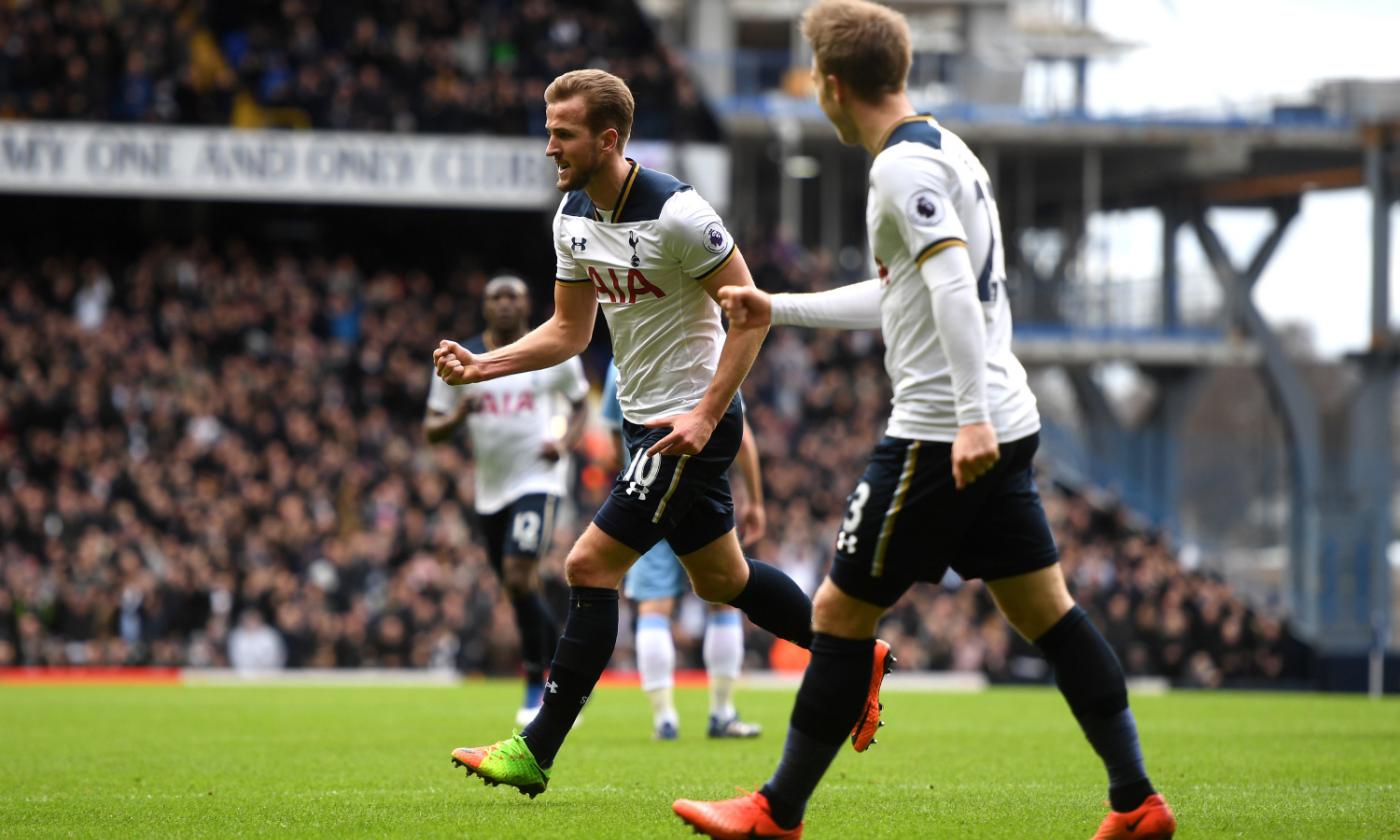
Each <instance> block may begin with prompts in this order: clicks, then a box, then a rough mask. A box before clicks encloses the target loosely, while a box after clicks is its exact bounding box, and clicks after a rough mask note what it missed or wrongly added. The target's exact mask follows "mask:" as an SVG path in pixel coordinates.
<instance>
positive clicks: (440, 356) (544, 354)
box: [433, 283, 598, 385]
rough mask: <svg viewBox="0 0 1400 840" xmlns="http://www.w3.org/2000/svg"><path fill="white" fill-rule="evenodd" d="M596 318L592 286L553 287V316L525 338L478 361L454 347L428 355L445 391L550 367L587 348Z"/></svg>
mask: <svg viewBox="0 0 1400 840" xmlns="http://www.w3.org/2000/svg"><path fill="white" fill-rule="evenodd" d="M597 316H598V299H597V297H596V293H595V292H594V291H593V286H592V284H589V283H556V284H554V314H553V315H550V316H549V320H547V321H545V322H544V323H543V324H540V325H539V326H538V327H535V328H534V329H533V330H531V331H530V332H528V333H526V335H525V337H524V338H522V339H520V340H519V341H517V342H514V343H513V344H509V345H507V346H505V347H502V348H500V349H498V350H493V351H491V352H490V353H483V354H481V355H476V354H474V353H471V352H469V351H468V350H467V349H466V348H464V347H462V346H461V345H460V344H458V343H457V342H455V341H442V342H441V343H439V344H438V349H437V350H435V351H433V364H434V366H436V367H437V371H438V376H441V377H442V379H443V381H445V382H446V383H447V384H449V385H463V384H466V383H468V382H482V381H484V380H487V379H495V378H497V377H500V376H509V375H511V374H512V373H523V372H524V371H527V370H541V369H543V368H547V367H553V366H554V365H557V364H559V363H560V362H563V361H564V360H566V359H571V358H573V357H574V356H577V355H578V354H580V353H582V352H583V351H584V349H585V348H587V347H588V342H589V340H590V339H591V338H592V337H593V321H594V319H595V318H596V317H597Z"/></svg>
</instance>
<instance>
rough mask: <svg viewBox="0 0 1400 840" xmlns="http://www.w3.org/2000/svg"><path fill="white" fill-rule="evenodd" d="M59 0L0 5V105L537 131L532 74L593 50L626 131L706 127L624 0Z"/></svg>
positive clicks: (705, 135)
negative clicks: (392, 0) (622, 96)
mask: <svg viewBox="0 0 1400 840" xmlns="http://www.w3.org/2000/svg"><path fill="white" fill-rule="evenodd" d="M384 11H385V7H384V4H382V3H379V2H376V0H340V1H339V2H334V3H331V2H326V1H325V0H281V2H256V3H250V2H242V0H239V2H232V0H127V1H126V2H121V3H112V2H103V0H56V2H53V3H14V4H5V5H4V6H3V8H0V91H3V94H0V97H3V98H0V114H3V115H4V116H27V117H32V118H35V119H73V120H93V121H109V120H110V121H119V122H160V123H193V124H221V123H222V124H228V123H234V124H238V125H247V126H263V125H276V126H290V127H300V126H307V125H309V126H312V127H316V128H333V129H346V130H355V131H400V132H412V131H425V132H451V133H489V134H502V135H525V134H531V133H533V134H541V133H543V131H544V101H543V94H544V88H545V85H546V84H548V83H549V81H550V80H552V79H553V78H554V77H555V76H557V75H559V74H560V73H562V72H564V71H566V70H572V69H576V68H579V67H604V68H607V69H608V70H611V71H612V72H614V73H616V74H618V75H619V76H621V77H623V78H624V79H627V80H628V81H629V82H630V83H631V86H632V90H633V93H634V94H635V96H636V98H637V122H636V126H635V128H634V132H633V133H634V136H637V137H644V138H659V139H666V138H674V137H680V138H684V139H687V140H713V139H716V138H717V137H718V127H717V125H716V124H715V122H714V120H713V118H712V117H711V116H710V115H709V114H708V112H707V111H706V110H705V108H704V106H703V105H702V104H701V103H700V101H699V99H698V97H697V96H696V94H695V90H694V87H693V86H692V85H691V84H690V83H689V81H688V80H687V79H686V78H685V74H686V70H685V67H684V65H683V63H682V61H681V59H680V58H679V57H678V56H676V55H674V54H671V53H670V52H669V51H668V50H667V49H666V47H665V46H664V45H662V44H660V43H659V42H658V41H657V39H656V37H655V35H654V34H653V33H652V31H651V29H650V27H649V26H648V25H647V23H646V21H645V20H644V19H643V17H642V15H641V13H640V11H639V10H638V8H637V6H636V4H635V3H634V2H621V0H617V1H616V2H607V3H601V4H599V3H581V2H574V0H527V2H523V3H493V2H485V0H455V1H454V2H449V0H407V2H403V3H399V4H395V5H394V6H393V11H394V13H395V14H394V15H393V16H392V18H390V17H386V16H385V14H384Z"/></svg>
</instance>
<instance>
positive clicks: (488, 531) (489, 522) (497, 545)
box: [475, 506, 510, 578]
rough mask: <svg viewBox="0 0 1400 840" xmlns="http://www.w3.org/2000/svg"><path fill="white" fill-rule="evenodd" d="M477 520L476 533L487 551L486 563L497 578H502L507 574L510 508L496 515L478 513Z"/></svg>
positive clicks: (499, 511)
mask: <svg viewBox="0 0 1400 840" xmlns="http://www.w3.org/2000/svg"><path fill="white" fill-rule="evenodd" d="M475 519H476V532H477V534H479V535H480V537H481V542H482V545H483V547H484V548H485V549H486V562H488V563H490V564H491V570H492V571H493V572H495V573H496V577H498V578H499V577H502V576H503V575H504V574H505V569H504V564H505V556H506V534H507V532H508V531H509V529H510V507H509V506H507V507H505V508H502V509H501V510H498V511H496V512H494V513H481V512H479V511H478V512H477V513H476V516H475Z"/></svg>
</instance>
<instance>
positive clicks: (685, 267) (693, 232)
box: [659, 190, 737, 280]
mask: <svg viewBox="0 0 1400 840" xmlns="http://www.w3.org/2000/svg"><path fill="white" fill-rule="evenodd" d="M659 221H660V222H661V224H660V228H661V231H662V234H663V235H664V237H665V240H664V241H663V242H662V248H663V249H664V251H665V252H666V253H668V254H669V255H670V256H671V258H672V259H674V260H675V261H676V262H678V263H679V264H680V267H681V271H683V272H685V273H686V274H687V275H689V276H690V277H692V278H694V279H696V280H705V279H707V278H709V277H710V276H712V275H713V274H715V272H717V271H719V270H720V269H721V268H724V266H725V265H727V264H728V263H729V261H730V260H732V259H734V251H735V248H736V247H737V246H736V245H735V244H734V237H732V236H730V235H729V230H728V229H726V228H725V226H724V221H723V220H722V219H720V217H719V214H718V213H716V212H715V209H714V208H713V207H711V206H710V202H708V201H706V200H705V199H703V198H701V197H700V196H699V195H698V194H697V193H696V192H695V190H683V191H681V192H678V193H676V194H675V195H673V196H671V198H670V200H668V201H667V202H666V205H665V206H664V207H663V208H661V217H660V220H659Z"/></svg>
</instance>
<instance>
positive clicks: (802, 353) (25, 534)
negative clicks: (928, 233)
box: [0, 238, 1305, 686]
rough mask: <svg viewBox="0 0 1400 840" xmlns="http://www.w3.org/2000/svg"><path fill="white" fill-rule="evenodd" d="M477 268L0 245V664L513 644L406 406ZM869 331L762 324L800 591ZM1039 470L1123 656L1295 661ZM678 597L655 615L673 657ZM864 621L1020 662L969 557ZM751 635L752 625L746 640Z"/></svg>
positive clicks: (829, 518)
mask: <svg viewBox="0 0 1400 840" xmlns="http://www.w3.org/2000/svg"><path fill="white" fill-rule="evenodd" d="M754 241H756V242H761V243H763V244H757V245H752V246H747V247H746V249H745V251H746V256H747V258H748V260H749V263H750V265H751V267H752V269H753V272H754V275H755V278H756V280H757V282H758V283H759V285H760V286H763V287H765V288H769V289H774V290H780V289H805V288H821V287H824V286H827V285H831V284H833V283H835V282H837V280H836V276H835V275H836V272H835V271H834V270H833V267H832V265H831V264H830V262H829V261H828V260H827V259H826V258H825V257H823V256H822V255H820V254H811V253H806V252H801V251H797V250H795V249H792V248H789V247H787V246H785V245H783V244H782V243H781V242H767V241H766V240H762V239H758V238H755V239H754ZM486 279H487V278H486V275H485V274H483V273H481V272H479V271H474V270H465V269H464V270H460V271H458V272H456V273H453V274H450V275H449V276H446V277H443V278H439V279H430V278H429V277H428V276H427V275H426V274H424V273H422V272H418V271H413V270H400V269H395V268H392V267H376V266H368V265H362V264H361V263H360V262H358V261H357V260H356V259H354V258H352V257H349V256H340V257H336V258H326V257H320V256H308V255H298V254H294V253H290V252H282V253H265V252H254V251H253V250H250V249H249V248H247V247H245V246H243V245H241V244H238V243H236V242H234V243H231V244H228V245H225V246H223V247H221V248H214V247H211V246H210V245H209V244H207V243H204V242H199V241H196V242H194V243H192V244H189V245H183V246H178V247H177V246H174V245H170V244H157V245H154V246H152V247H151V248H149V249H148V250H146V251H145V252H144V253H142V254H140V255H139V257H137V258H135V259H134V260H130V261H124V262H122V261H117V260H99V259H94V258H86V259H80V258H60V257H54V258H49V259H46V260H42V261H40V262H39V263H37V264H31V265H10V266H6V267H5V268H3V269H0V335H3V336H4V342H3V349H2V351H0V470H3V472H0V666H6V665H16V664H23V665H39V664H49V665H61V664H73V665H92V664H155V665H191V666H233V667H245V668H258V667H292V668H298V667H333V666H341V667H355V666H379V667H441V668H455V669H458V670H460V671H463V672H476V671H485V672H503V671H509V670H511V669H513V668H514V667H515V661H516V659H515V656H516V653H515V650H516V645H517V640H516V638H515V630H514V624H513V621H512V620H511V618H510V614H509V610H508V607H507V606H506V603H507V602H506V600H505V599H504V597H503V594H502V592H501V589H500V587H499V585H498V584H497V582H496V580H495V579H494V577H493V576H492V575H491V574H490V572H489V570H488V567H487V565H486V562H485V558H484V555H483V553H482V551H481V549H480V548H479V547H478V546H477V544H476V542H475V540H474V539H473V536H472V531H473V521H472V517H471V514H470V511H471V505H472V494H473V488H472V464H471V460H470V458H469V456H468V454H467V453H466V452H465V450H464V447H462V446H460V445H453V444H443V445H437V446H429V445H427V444H426V443H424V442H423V438H422V433H421V427H420V424H421V421H422V416H423V410H424V404H425V400H426V394H427V387H428V383H429V379H430V376H431V367H430V365H429V364H428V362H427V358H428V354H429V352H430V349H431V348H430V346H429V345H425V344H424V341H425V340H428V341H429V342H430V341H431V338H432V337H434V336H437V335H464V334H467V333H469V332H470V331H471V330H472V329H474V328H475V327H476V326H477V320H478V319H477V315H476V313H475V312H474V311H472V308H471V306H469V305H468V306H466V307H464V306H462V305H461V301H463V300H474V299H477V298H479V295H480V292H481V289H482V287H483V286H484V283H485V281H486ZM425 336H427V338H426V339H425ZM881 353H882V347H881V345H880V342H879V337H878V336H877V335H873V334H870V333H836V332H825V331H817V332H812V331H799V330H786V329H778V330H775V331H774V332H773V333H772V334H771V335H770V338H769V340H768V343H767V345H766V346H765V349H764V351H763V353H762V354H761V355H760V358H759V362H758V365H757V366H756V368H755V369H754V372H753V374H752V375H751V376H750V378H749V381H748V382H747V383H746V385H745V393H746V396H747V399H748V404H749V407H750V418H751V420H752V423H753V427H754V429H755V430H756V433H757V436H758V441H759V446H760V451H761V453H762V457H763V463H764V466H763V472H764V484H765V488H766V496H767V498H766V504H767V511H768V523H769V526H768V534H767V536H766V537H765V538H764V539H763V540H762V541H761V542H760V543H759V544H757V545H756V546H754V549H753V551H754V553H755V554H756V555H757V556H759V557H761V558H763V559H765V560H768V561H770V562H773V563H775V564H777V565H779V566H780V567H782V568H783V569H784V570H786V571H787V572H788V573H789V574H791V575H792V576H793V577H794V578H795V579H797V580H798V581H799V583H801V584H802V585H803V586H804V587H805V588H807V589H808V590H809V591H811V590H812V589H814V588H815V585H816V583H817V582H818V581H819V580H820V578H821V576H822V575H823V574H824V572H825V566H826V564H827V563H828V561H829V558H830V555H831V541H832V539H833V535H834V534H835V533H836V531H837V523H838V522H839V521H840V519H841V516H842V514H843V512H844V511H843V508H844V504H845V494H846V493H847V492H848V491H849V489H850V487H851V486H852V482H853V481H854V480H855V477H856V476H858V474H859V472H860V469H861V468H862V466H863V463H864V460H865V457H866V455H867V454H868V452H869V449H870V447H871V446H872V445H873V443H874V441H875V440H876V439H877V438H878V436H879V435H880V433H881V429H882V425H883V420H884V417H885V415H886V413H887V403H888V398H889V385H888V382H887V380H886V379H885V377H884V375H883V372H882V368H881ZM593 361H594V362H595V364H594V365H593V366H592V367H593V368H594V369H593V370H591V373H592V375H593V377H594V380H595V383H596V378H597V374H598V371H599V370H600V369H601V362H603V361H605V357H601V356H600V357H598V358H595V359H594V360H593ZM606 439H607V437H606V435H605V434H604V433H603V431H602V430H601V429H595V431H594V433H593V434H592V435H591V436H590V437H589V438H587V439H586V441H587V442H586V444H585V447H584V448H585V450H586V451H585V452H583V453H581V455H580V461H581V462H582V463H581V467H582V468H581V469H579V470H577V475H578V477H579V478H578V479H577V480H576V482H575V483H576V488H575V491H574V492H573V494H572V499H571V501H572V504H571V505H566V511H565V514H564V515H563V516H561V518H560V526H559V532H558V533H557V534H556V539H555V547H554V549H553V551H552V552H551V554H550V556H549V557H548V558H547V559H546V560H545V562H544V567H543V568H544V576H545V578H546V580H547V582H548V583H547V585H548V587H549V589H550V591H551V592H552V593H553V594H554V595H555V596H556V599H557V598H558V596H559V595H560V594H561V593H562V586H563V585H562V583H561V581H560V570H561V568H562V562H561V559H562V555H563V553H564V551H566V550H567V547H568V545H569V544H570V543H571V542H572V539H573V537H574V536H575V534H576V533H577V531H578V528H579V525H580V523H583V522H586V521H587V518H588V517H590V516H591V515H592V513H593V511H594V510H595V509H596V506H597V504H599V503H600V502H601V499H602V496H603V493H604V492H605V490H606V486H607V482H606V478H605V476H606V473H604V472H603V470H605V469H606V468H607V466H608V465H609V464H610V462H611V459H612V457H613V453H612V452H610V451H609V447H608V446H607V444H606V443H604V442H603V441H606ZM592 462H596V463H592ZM590 463H591V464H592V465H591V466H590ZM600 475H601V476H604V479H603V480H599V476H600ZM590 476H591V480H585V479H588V478H589V477H590ZM1045 489H1046V494H1045V495H1046V505H1047V509H1048V511H1049V513H1050V515H1051V518H1052V521H1053V524H1054V527H1055V532H1056V536H1057V538H1058V540H1059V543H1060V546H1061V548H1062V551H1063V556H1064V564H1065V570H1066V573H1067V575H1068V576H1069V578H1070V581H1071V585H1072V587H1073V589H1074V591H1075V593H1076V595H1077V597H1078V598H1079V600H1080V602H1081V603H1083V604H1084V605H1085V607H1086V609H1088V610H1090V612H1091V613H1092V614H1093V615H1094V617H1095V619H1096V620H1097V621H1098V622H1099V625H1100V627H1101V628H1103V630H1104V633H1105V636H1106V637H1107V638H1108V639H1109V641H1110V643H1111V644H1112V645H1113V646H1114V648H1115V650H1116V651H1117V652H1118V654H1119V656H1120V657H1121V658H1122V660H1123V662H1124V665H1125V666H1126V668H1127V670H1128V671H1129V672H1130V673H1132V674H1160V675H1164V676H1166V677H1168V678H1170V679H1172V680H1173V681H1176V682H1178V683H1182V684H1189V685H1205V686H1210V685H1220V684H1226V683H1238V682H1241V681H1251V680H1276V679H1280V678H1297V677H1299V676H1300V675H1301V670H1300V669H1302V668H1304V667H1305V663H1304V662H1303V661H1302V656H1301V653H1300V651H1299V649H1298V646H1297V645H1296V643H1295V642H1293V641H1292V640H1291V638H1290V637H1289V635H1288V633H1287V630H1286V628H1285V627H1284V626H1283V625H1282V624H1281V623H1280V622H1279V621H1277V620H1275V619H1273V618H1270V617H1268V616H1266V615H1263V614H1261V613H1258V612H1256V611H1254V610H1252V609H1251V608H1249V607H1248V606H1247V605H1246V604H1244V603H1243V602H1242V601H1241V600H1240V599H1238V598H1237V597H1235V596H1234V595H1233V593H1232V592H1231V590H1230V587H1229V586H1228V585H1226V584H1225V583H1223V582H1221V581H1219V580H1216V579H1213V578H1211V577H1209V576H1207V575H1201V574H1195V573H1187V572H1185V571H1183V569H1182V568H1181V567H1180V566H1179V564H1178V563H1177V562H1176V560H1175V558H1174V556H1173V554H1172V552H1171V550H1170V547H1169V546H1168V545H1166V544H1165V543H1164V542H1162V541H1160V540H1158V539H1155V538H1153V537H1151V536H1149V535H1145V534H1142V533H1139V532H1136V531H1135V530H1134V529H1132V528H1131V527H1129V526H1128V525H1127V524H1125V523H1126V519H1125V517H1124V516H1123V515H1122V513H1121V512H1120V511H1116V510H1114V509H1113V508H1112V507H1111V506H1106V505H1099V504H1094V503H1092V502H1090V501H1089V500H1088V499H1086V498H1084V497H1082V496H1079V495H1076V494H1074V493H1071V492H1069V491H1067V490H1065V489H1063V488H1058V487H1055V486H1053V485H1049V486H1047V487H1046V488H1045ZM690 614H691V615H692V616H694V615H696V614H697V613H696V612H695V611H694V610H692V611H691V613H690ZM700 615H702V614H700ZM702 624H703V618H701V620H700V621H689V622H687V621H685V620H682V621H681V622H680V623H679V628H680V630H681V632H680V634H679V635H680V638H679V639H678V642H679V647H680V654H681V659H682V663H685V662H686V661H687V660H689V661H691V662H692V663H696V662H698V659H699V644H698V641H699V640H698V638H696V636H697V635H698V630H699V627H700V625H702ZM881 632H882V633H883V634H885V635H886V637H887V638H889V639H891V641H892V642H893V644H894V645H895V648H896V653H897V655H898V656H899V658H900V661H901V663H902V665H903V667H908V668H917V669H957V670H972V671H981V672H984V673H986V674H987V675H988V676H989V677H991V678H993V679H998V680H1019V679H1026V680H1034V679H1041V678H1044V676H1045V674H1044V671H1043V665H1041V663H1040V660H1039V659H1038V657H1036V656H1035V654H1034V649H1033V648H1031V647H1029V646H1028V645H1026V644H1025V643H1024V642H1022V641H1021V640H1019V639H1018V638H1016V636H1015V634H1014V633H1013V632H1012V631H1011V630H1010V629H1009V628H1008V627H1007V625H1006V624H1005V622H1004V621H1002V620H1001V619H1000V617H999V616H997V615H996V614H995V612H994V610H993V609H992V606H991V603H990V600H989V598H988V597H987V595H986V593H985V590H984V589H983V587H981V586H980V585H978V584H964V583H963V582H961V581H957V580H954V579H947V580H945V581H944V582H943V584H942V585H941V586H923V587H918V588H916V589H915V590H912V591H911V593H910V594H909V595H908V596H906V597H905V599H904V600H902V601H901V602H900V603H899V604H898V605H897V607H896V609H895V610H894V611H893V612H892V613H891V615H890V616H889V618H888V619H887V620H886V624H885V625H884V627H883V628H882V631H881ZM629 637H630V634H629V633H627V632H626V629H625V628H624V633H623V643H622V644H621V645H620V646H619V650H618V653H617V657H616V659H615V664H617V665H620V666H623V667H625V666H626V665H627V664H628V662H629V659H630V650H629V648H628V639H629ZM770 641H771V640H770V639H768V638H766V637H765V636H764V635H763V634H762V633H760V632H759V631H757V630H754V629H752V628H751V629H750V633H749V642H750V648H751V650H750V653H751V664H752V665H760V666H761V665H765V664H766V653H767V649H768V644H769V642H770Z"/></svg>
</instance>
